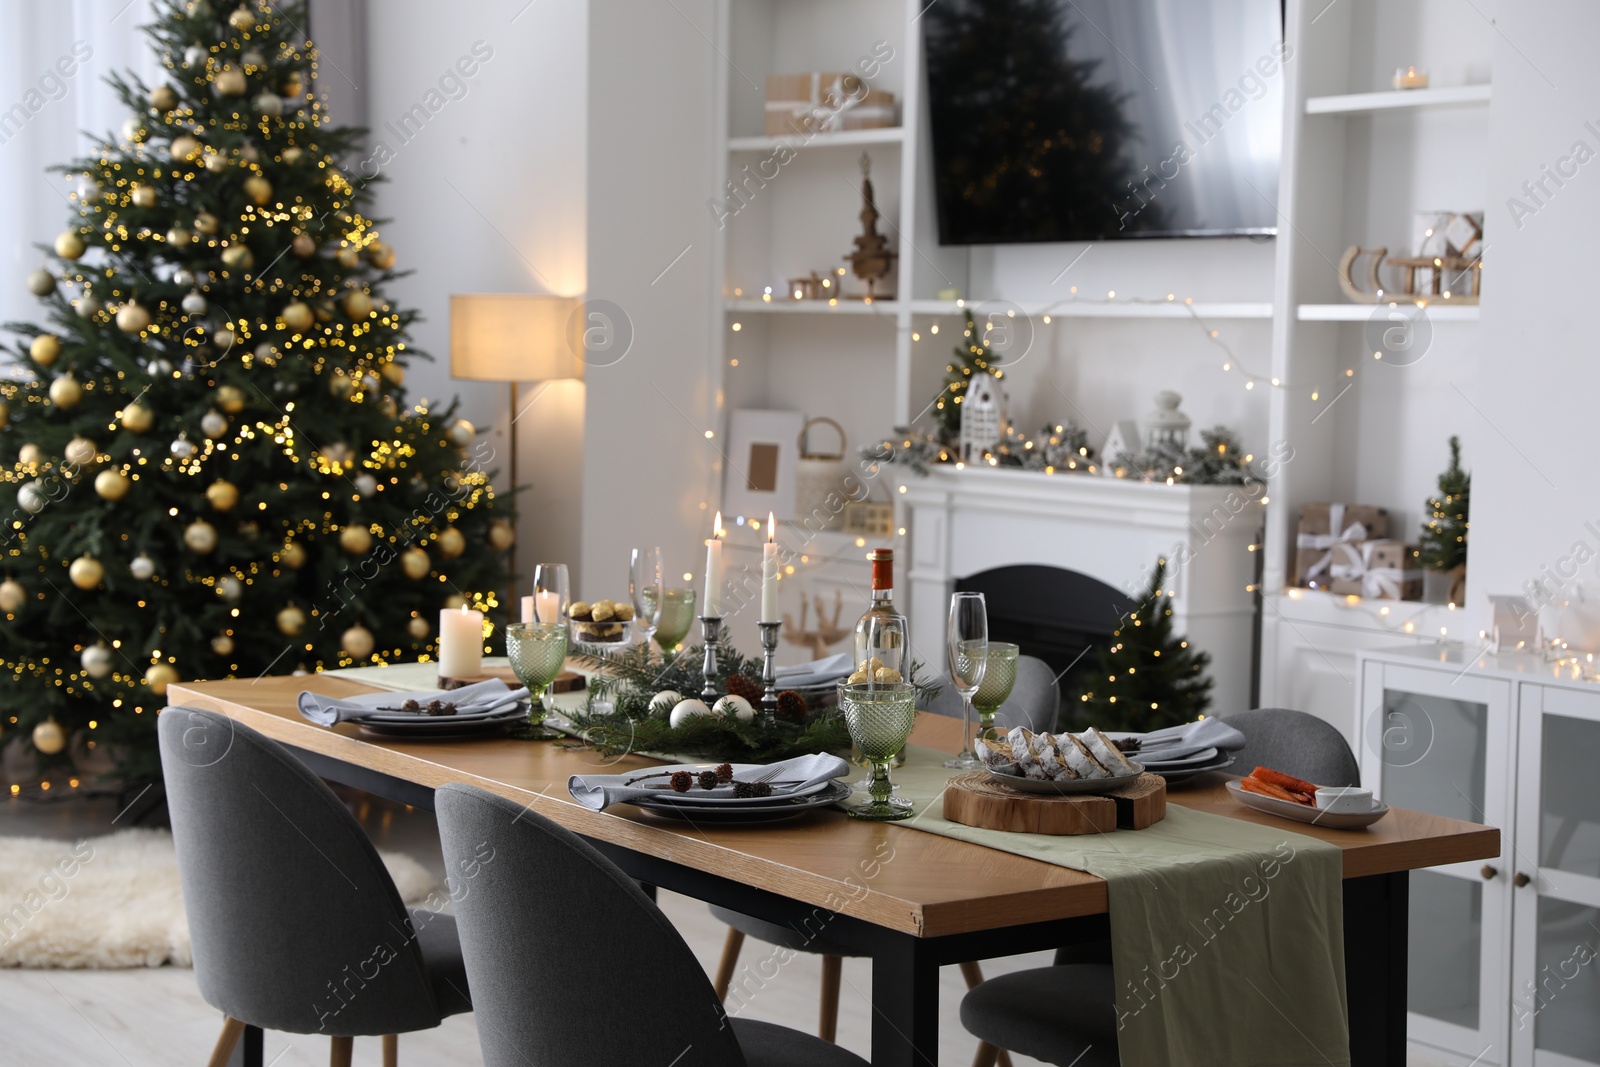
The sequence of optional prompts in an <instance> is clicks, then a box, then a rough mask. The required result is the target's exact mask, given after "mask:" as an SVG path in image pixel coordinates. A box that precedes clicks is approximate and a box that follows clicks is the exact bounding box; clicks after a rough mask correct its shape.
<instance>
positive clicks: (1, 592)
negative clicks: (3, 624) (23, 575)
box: [0, 578, 28, 615]
mask: <svg viewBox="0 0 1600 1067" xmlns="http://www.w3.org/2000/svg"><path fill="white" fill-rule="evenodd" d="M27 602H28V591H27V590H26V589H24V588H23V587H22V583H21V582H18V581H13V580H12V579H10V578H7V579H6V580H5V581H3V582H0V611H3V612H5V613H6V614H7V615H15V614H16V613H17V612H19V611H21V610H22V605H24V604H26V603H27Z"/></svg>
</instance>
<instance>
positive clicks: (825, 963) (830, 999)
mask: <svg viewBox="0 0 1600 1067" xmlns="http://www.w3.org/2000/svg"><path fill="white" fill-rule="evenodd" d="M843 967H844V960H843V959H841V958H840V957H838V956H824V957H822V1011H821V1015H820V1017H819V1019H818V1022H817V1036H818V1037H820V1038H822V1040H824V1041H833V1040H835V1035H837V1034H838V1032H839V977H840V971H841V970H842V969H843Z"/></svg>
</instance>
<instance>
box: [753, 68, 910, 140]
mask: <svg viewBox="0 0 1600 1067" xmlns="http://www.w3.org/2000/svg"><path fill="white" fill-rule="evenodd" d="M894 125H895V110H894V94H893V93H891V92H888V91H886V90H883V89H874V88H872V87H871V86H870V85H868V84H867V82H866V80H865V79H864V78H862V77H861V76H860V75H857V74H848V73H843V72H829V71H811V72H809V73H805V74H769V75H768V76H767V102H766V131H767V135H768V136H769V137H778V136H783V135H792V134H818V133H842V132H844V131H846V130H871V129H887V128H889V127H892V126H894Z"/></svg>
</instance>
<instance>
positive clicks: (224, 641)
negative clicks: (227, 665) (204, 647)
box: [211, 634, 233, 656]
mask: <svg viewBox="0 0 1600 1067" xmlns="http://www.w3.org/2000/svg"><path fill="white" fill-rule="evenodd" d="M211 651H213V652H215V653H216V654H217V655H219V656H231V655H233V638H231V637H229V636H228V635H227V634H218V635H217V636H216V637H213V638H212V639H211Z"/></svg>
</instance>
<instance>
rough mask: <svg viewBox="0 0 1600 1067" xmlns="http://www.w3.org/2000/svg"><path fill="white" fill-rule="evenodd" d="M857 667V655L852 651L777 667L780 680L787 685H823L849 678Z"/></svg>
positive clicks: (790, 686)
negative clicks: (808, 661)
mask: <svg viewBox="0 0 1600 1067" xmlns="http://www.w3.org/2000/svg"><path fill="white" fill-rule="evenodd" d="M855 669H856V657H855V654H854V653H851V652H839V653H835V654H834V655H832V656H828V657H826V658H824V659H816V660H812V661H811V662H810V663H796V664H793V665H791V666H788V667H779V668H778V669H777V672H776V673H777V675H778V681H779V683H780V684H782V685H783V686H785V687H788V688H795V687H798V686H808V685H821V684H823V683H825V682H832V681H837V680H838V679H840V678H847V677H849V675H850V672H851V671H853V670H855Z"/></svg>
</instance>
